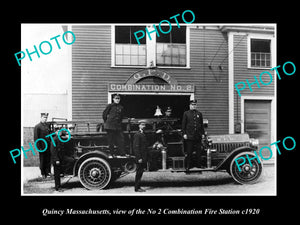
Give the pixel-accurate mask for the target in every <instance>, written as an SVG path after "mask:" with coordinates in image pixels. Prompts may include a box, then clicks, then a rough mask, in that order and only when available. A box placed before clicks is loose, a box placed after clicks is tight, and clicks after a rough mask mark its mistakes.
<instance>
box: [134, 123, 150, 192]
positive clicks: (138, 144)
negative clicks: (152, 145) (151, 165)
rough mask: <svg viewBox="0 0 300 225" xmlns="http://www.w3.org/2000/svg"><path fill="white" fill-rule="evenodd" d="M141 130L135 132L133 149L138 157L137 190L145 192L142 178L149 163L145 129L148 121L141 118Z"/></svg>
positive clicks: (135, 188) (135, 186) (135, 185)
mask: <svg viewBox="0 0 300 225" xmlns="http://www.w3.org/2000/svg"><path fill="white" fill-rule="evenodd" d="M138 123H139V131H138V132H137V133H135V135H134V137H133V151H134V154H135V157H136V164H137V168H136V175H135V184H134V191H135V192H144V191H145V190H144V189H142V188H141V179H142V176H143V172H144V168H145V167H146V165H147V155H148V151H147V140H146V136H145V134H144V129H145V127H146V121H145V120H140V121H139V122H138Z"/></svg>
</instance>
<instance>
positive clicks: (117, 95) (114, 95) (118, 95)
mask: <svg viewBox="0 0 300 225" xmlns="http://www.w3.org/2000/svg"><path fill="white" fill-rule="evenodd" d="M115 97H119V98H120V97H121V95H120V94H118V93H116V94H113V96H112V98H115Z"/></svg>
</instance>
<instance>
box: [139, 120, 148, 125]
mask: <svg viewBox="0 0 300 225" xmlns="http://www.w3.org/2000/svg"><path fill="white" fill-rule="evenodd" d="M138 123H139V124H141V123H147V120H139V121H138Z"/></svg>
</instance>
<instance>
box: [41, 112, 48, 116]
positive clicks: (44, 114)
mask: <svg viewBox="0 0 300 225" xmlns="http://www.w3.org/2000/svg"><path fill="white" fill-rule="evenodd" d="M48 115H49V113H41V117H42V116H47V117H48Z"/></svg>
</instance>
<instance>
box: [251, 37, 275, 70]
mask: <svg viewBox="0 0 300 225" xmlns="http://www.w3.org/2000/svg"><path fill="white" fill-rule="evenodd" d="M250 50H251V59H250V60H251V67H258V68H260V67H271V40H268V39H250Z"/></svg>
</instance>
